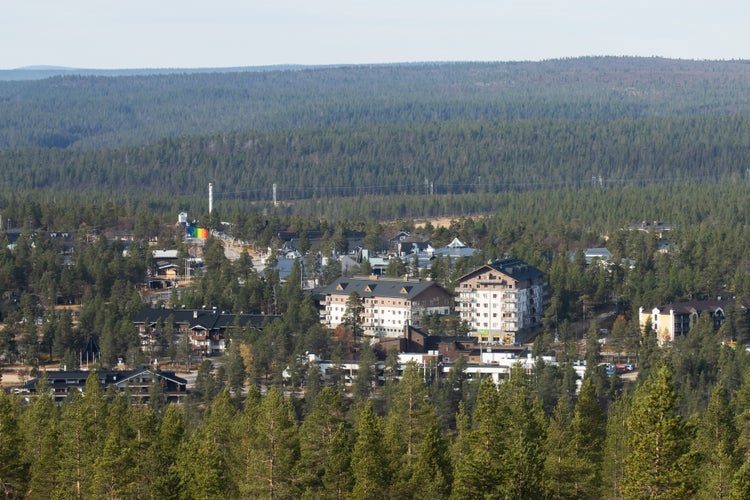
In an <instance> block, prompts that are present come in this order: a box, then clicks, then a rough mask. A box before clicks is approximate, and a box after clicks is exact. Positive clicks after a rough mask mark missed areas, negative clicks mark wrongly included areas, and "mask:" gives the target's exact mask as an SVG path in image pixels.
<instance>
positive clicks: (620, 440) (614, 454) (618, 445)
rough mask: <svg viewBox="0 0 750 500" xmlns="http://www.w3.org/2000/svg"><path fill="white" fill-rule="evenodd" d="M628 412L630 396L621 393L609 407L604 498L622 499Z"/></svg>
mask: <svg viewBox="0 0 750 500" xmlns="http://www.w3.org/2000/svg"><path fill="white" fill-rule="evenodd" d="M629 413H630V396H629V395H627V394H623V395H621V396H620V398H619V399H617V400H615V401H614V402H613V403H612V404H611V405H610V407H609V417H608V418H607V427H606V438H605V440H604V451H603V455H604V456H603V464H602V494H603V495H604V496H605V498H611V499H613V500H623V499H624V498H625V496H624V494H623V492H622V486H623V478H624V476H625V457H626V456H627V453H628V452H627V450H628V429H627V417H628V415H629Z"/></svg>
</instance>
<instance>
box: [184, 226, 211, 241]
mask: <svg viewBox="0 0 750 500" xmlns="http://www.w3.org/2000/svg"><path fill="white" fill-rule="evenodd" d="M187 233H188V236H189V237H190V238H198V239H201V240H205V239H206V238H208V229H206V228H205V227H192V226H189V227H188V228H187Z"/></svg>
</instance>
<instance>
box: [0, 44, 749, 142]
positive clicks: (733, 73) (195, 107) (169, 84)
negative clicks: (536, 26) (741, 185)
mask: <svg viewBox="0 0 750 500" xmlns="http://www.w3.org/2000/svg"><path fill="white" fill-rule="evenodd" d="M749 100H750V62H746V61H731V62H711V61H705V62H703V61H701V62H698V61H681V60H668V59H658V58H581V59H569V60H553V61H544V62H508V63H443V64H412V65H376V66H347V67H340V68H331V67H322V68H308V69H300V70H292V69H288V70H266V71H257V70H256V71H247V72H225V73H210V74H206V73H199V72H193V73H184V74H179V73H173V74H154V75H136V76H119V77H108V76H94V75H88V76H81V75H78V76H77V75H67V76H55V77H52V78H48V79H44V80H36V81H6V82H0V117H2V118H1V119H0V148H3V149H7V148H15V147H29V146H31V147H33V146H42V147H65V148H75V149H97V148H101V147H112V146H124V145H139V144H146V143H154V142H158V141H159V140H161V139H164V138H167V137H177V136H185V135H206V134H213V133H225V132H232V131H235V132H237V131H239V132H245V131H268V130H278V129H290V128H298V129H307V128H321V127H330V126H364V125H372V124H380V125H389V124H397V123H415V122H418V123H426V122H438V121H439V122H445V121H462V122H466V121H475V120H483V119H500V120H516V119H541V118H550V119H606V120H611V119H618V118H643V117H655V116H675V115H706V114H723V115H725V114H732V113H741V112H747V111H749V110H750V103H749Z"/></svg>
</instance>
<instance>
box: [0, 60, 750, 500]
mask: <svg viewBox="0 0 750 500" xmlns="http://www.w3.org/2000/svg"><path fill="white" fill-rule="evenodd" d="M1 76H2V75H0V77H1ZM749 86H750V64H748V63H747V62H745V61H725V62H715V61H701V62H697V61H674V60H664V59H657V58H653V59H635V58H584V59H571V60H557V61H545V62H538V63H532V62H524V63H454V64H414V65H393V66H391V65H382V66H367V67H364V66H363V67H360V66H350V67H340V68H335V67H325V68H286V69H279V68H269V69H264V70H254V71H241V70H233V71H232V72H220V71H217V72H215V73H206V72H192V73H191V72H188V71H186V72H174V73H167V74H151V75H142V74H132V75H125V76H110V75H106V76H105V75H90V74H89V75H83V74H81V75H70V74H67V75H57V76H51V77H49V78H45V79H38V80H24V81H0V164H1V167H0V176H1V178H2V182H1V183H0V215H1V216H2V219H1V222H0V240H2V241H4V244H2V245H0V291H2V297H0V299H1V302H0V313H2V322H3V328H2V330H0V367H2V366H3V365H5V364H9V363H14V365H16V366H17V365H23V366H25V367H26V369H27V370H28V372H29V373H30V374H31V373H41V372H40V369H41V366H42V365H43V364H44V363H49V362H59V363H60V365H61V366H62V365H65V366H68V367H77V363H78V362H79V357H78V355H77V353H79V352H80V351H81V349H82V348H83V346H84V345H86V343H87V342H88V340H89V339H91V338H93V339H95V340H96V341H97V343H98V345H99V346H100V349H101V358H100V361H99V362H98V365H97V366H98V367H99V368H102V369H109V368H112V367H114V366H116V365H117V363H118V361H120V360H126V362H127V363H128V364H130V365H133V366H138V365H140V364H141V363H146V362H149V361H150V360H151V359H152V354H153V353H150V352H143V349H142V346H141V344H140V341H139V337H138V332H137V331H136V329H135V326H134V325H133V317H134V316H135V314H136V312H137V311H138V310H139V309H140V308H141V306H142V305H143V301H142V297H141V295H140V294H139V292H138V288H137V287H136V285H137V284H139V283H142V282H143V280H144V278H145V277H146V276H147V274H148V271H149V269H151V268H152V266H153V258H152V256H151V252H150V247H149V241H151V242H152V243H154V242H157V243H155V244H156V245H158V247H159V248H176V249H177V250H178V252H180V255H182V256H185V255H187V251H188V249H187V248H186V246H185V242H184V240H183V233H184V231H183V230H182V229H181V228H180V227H178V226H176V225H175V220H176V215H177V213H178V212H180V211H183V210H186V211H188V212H189V213H190V217H191V218H196V219H198V220H199V222H200V223H201V224H202V225H204V226H208V227H211V228H215V229H218V228H222V229H225V230H227V231H229V232H230V233H231V236H232V237H236V238H239V239H242V240H244V241H246V242H249V243H250V245H251V246H254V247H257V248H268V247H272V248H273V247H277V246H279V244H280V243H281V242H280V240H279V236H278V235H279V231H291V232H297V233H298V234H300V235H306V234H307V232H309V231H314V232H315V233H316V234H320V235H321V237H320V239H319V240H316V242H315V243H314V244H310V242H309V241H306V239H305V238H304V236H303V237H301V238H300V240H299V246H300V247H303V246H304V247H305V248H301V250H303V253H304V257H303V259H304V260H305V262H310V263H311V264H313V265H309V266H305V268H304V269H303V268H302V267H301V266H295V267H294V269H293V270H292V275H290V277H289V278H288V279H287V280H285V281H282V280H281V279H280V278H279V275H278V273H275V272H266V273H261V272H260V270H259V269H256V268H255V267H254V265H253V262H252V259H251V258H250V256H249V255H248V254H242V255H241V256H240V257H239V258H237V259H235V260H230V259H229V258H228V257H227V256H226V254H225V251H224V247H223V243H222V241H221V240H220V239H218V238H214V237H211V238H209V239H208V240H207V241H206V243H205V247H204V249H203V258H204V260H205V269H206V272H205V274H202V275H200V276H198V277H196V278H195V280H194V282H193V285H192V286H191V287H190V289H189V290H186V291H185V292H184V293H183V294H182V295H181V296H179V297H177V296H176V295H174V296H172V297H170V298H169V299H168V300H167V301H166V303H165V305H169V306H175V307H181V306H186V307H202V306H204V307H209V308H211V307H216V308H219V309H222V310H231V311H244V312H249V313H257V314H263V315H266V316H267V318H268V319H267V321H266V322H265V324H264V325H263V327H262V328H261V329H260V330H255V329H248V330H242V329H241V330H239V331H237V332H236V333H235V334H234V335H233V337H232V338H231V339H229V340H230V344H229V345H230V347H229V349H228V351H227V353H226V355H225V356H223V357H222V358H221V360H220V363H217V365H216V366H214V365H213V364H212V363H211V362H210V361H206V362H204V363H203V364H201V365H200V368H199V370H198V372H197V379H196V382H195V387H194V389H193V390H192V391H191V393H190V395H189V397H188V398H187V401H186V402H185V403H183V404H180V405H166V404H164V402H163V398H160V397H159V394H160V392H159V391H160V390H161V389H162V388H161V387H159V386H158V384H155V385H154V386H153V387H152V388H151V391H152V392H151V398H150V403H149V404H147V405H140V406H137V405H130V404H129V399H128V395H127V394H126V393H120V394H117V393H115V392H114V391H112V390H110V391H107V390H103V389H102V388H101V387H100V386H99V385H98V384H97V383H96V382H95V380H94V379H93V378H92V379H90V383H89V384H87V387H86V390H85V392H84V394H79V393H73V394H71V396H70V397H69V398H67V399H66V400H65V401H64V402H63V403H62V404H59V405H58V404H56V403H55V402H54V400H53V398H52V397H51V396H50V395H48V394H47V391H45V390H44V389H42V390H40V391H39V393H38V394H39V395H38V396H36V397H31V398H29V399H26V398H25V397H22V396H20V395H17V394H13V393H12V392H11V393H4V392H2V391H0V490H2V491H3V493H5V495H6V496H8V497H11V498H61V497H65V498H69V497H70V498H102V497H109V498H357V499H359V498H427V497H430V498H455V499H463V498H467V499H468V498H482V497H485V498H613V499H615V498H688V497H696V498H712V499H713V498H748V497H750V459H749V458H748V457H750V427H749V423H750V353H748V352H747V351H746V350H745V346H746V345H748V344H750V322H749V317H748V314H747V311H746V309H745V308H744V307H742V306H741V304H743V303H744V302H743V301H745V300H747V299H750V252H748V250H747V249H748V245H747V242H748V241H750V226H749V225H748V224H749V223H750V203H748V201H750V197H749V196H748V188H750V174H748V172H750V170H749V169H750V157H749V155H750V103H748V96H750V93H749V92H748V90H750V89H748V87H749ZM208 182H213V183H214V186H215V193H216V201H215V204H214V211H213V212H212V213H211V214H210V215H209V214H208V208H207V207H208V204H207V196H206V186H207V184H208ZM273 184H277V188H278V189H277V193H278V196H279V201H280V203H279V204H278V205H277V206H274V205H273V204H272V203H271V196H272V195H271V189H272V185H273ZM434 217H448V218H449V219H451V222H450V224H448V225H446V226H442V225H433V223H432V221H431V220H430V219H431V218H434ZM643 221H648V222H653V221H666V222H667V223H668V224H669V226H670V228H671V230H670V231H669V232H668V233H667V234H664V235H660V234H655V233H654V232H649V231H641V230H634V229H633V228H632V226H633V225H634V224H635V225H638V224H640V223H642V222H643ZM222 222H227V223H229V224H228V225H227V224H222ZM351 230H356V231H359V232H361V233H363V234H364V235H365V236H364V239H363V244H364V245H365V246H367V247H369V248H371V249H373V250H375V249H379V248H382V247H383V245H384V244H383V242H384V241H385V240H386V239H387V235H389V234H393V233H394V232H396V231H402V230H403V231H409V232H413V233H419V234H421V235H422V236H424V237H425V238H426V239H428V240H429V241H430V242H431V243H432V244H433V245H434V246H435V247H438V246H442V245H445V244H447V243H449V242H450V241H451V240H452V239H453V238H456V237H458V238H460V239H461V240H462V241H464V242H465V243H466V244H468V245H470V246H472V247H474V248H476V249H477V253H476V254H475V255H474V256H473V257H471V258H464V259H457V260H456V261H454V262H450V261H448V260H447V259H435V261H434V262H433V263H432V264H431V266H430V268H429V269H425V270H423V271H422V273H421V277H422V278H425V279H431V280H434V281H436V282H438V283H439V284H440V285H442V286H444V287H445V288H447V289H448V290H449V291H453V290H454V284H455V281H456V279H457V278H458V277H460V276H462V275H463V274H465V273H466V272H467V270H469V269H471V268H473V267H474V266H478V265H480V264H483V263H485V262H487V261H488V260H489V259H495V258H501V257H504V256H513V257H516V258H520V259H523V260H524V261H526V262H529V263H531V264H532V265H534V266H536V267H538V268H539V269H541V270H543V271H544V272H545V273H546V274H547V276H548V282H549V301H548V307H547V310H546V311H545V317H544V325H543V329H542V331H540V333H539V335H538V336H537V337H536V340H535V341H534V345H533V348H532V353H533V356H535V357H536V358H537V362H536V366H535V368H534V370H532V371H530V372H526V371H524V370H521V369H520V368H519V369H517V370H515V371H513V372H512V374H511V376H510V378H509V379H508V380H507V381H505V382H504V383H502V384H500V385H497V386H496V385H494V384H493V383H492V382H491V380H489V379H485V380H479V379H473V378H470V377H469V376H468V375H467V374H466V372H465V367H464V366H462V364H461V363H460V362H459V363H456V365H455V366H454V367H453V369H452V370H451V372H450V374H448V376H446V377H436V376H434V375H433V374H432V373H433V372H432V371H431V370H425V369H424V367H421V366H417V365H414V364H410V365H407V366H406V368H405V369H404V371H403V373H401V374H399V373H398V369H397V364H396V361H395V353H394V352H393V351H390V352H381V351H377V350H374V349H371V348H370V346H369V345H368V344H367V343H366V342H360V341H359V339H355V338H348V337H347V338H346V339H343V340H342V338H341V336H340V335H338V334H336V335H334V333H333V332H331V331H329V330H327V329H326V328H325V327H324V326H323V325H321V323H320V321H319V314H318V310H317V309H316V307H315V304H314V303H313V300H312V298H311V296H310V295H309V293H306V292H304V291H303V290H302V288H301V286H300V283H302V282H304V281H305V280H306V279H313V278H314V279H317V280H319V281H320V282H323V283H330V282H331V281H332V280H333V279H335V278H336V277H337V276H338V275H339V274H340V273H341V269H340V267H339V268H337V267H336V266H335V265H331V264H330V263H329V264H327V265H323V266H321V267H320V268H318V267H316V266H315V265H314V263H315V262H316V259H320V258H321V257H330V256H332V255H336V254H341V253H346V252H347V251H348V250H350V242H349V241H348V240H347V236H346V235H347V234H348V232H349V231H351ZM63 231H64V232H66V234H67V233H69V237H68V238H67V239H65V240H63V239H62V238H60V237H58V233H59V232H63ZM125 236H126V237H127V239H128V241H124V240H123V239H121V237H125ZM130 240H132V241H130ZM303 241H304V243H303ZM11 243H12V244H11ZM590 247H606V248H607V249H608V250H609V251H610V252H611V254H612V260H611V264H610V265H608V266H599V265H587V264H586V261H585V259H584V256H583V250H584V249H586V248H590ZM71 248H73V250H71ZM126 249H127V252H125V251H124V250H126ZM331 260H332V259H331ZM333 262H335V261H333ZM358 270H361V271H364V270H366V263H362V268H360V269H358ZM395 272H397V271H395ZM397 273H398V272H397ZM303 274H304V275H303ZM717 297H722V298H724V299H736V301H737V306H736V307H732V308H729V309H728V310H727V317H726V320H725V321H724V323H723V324H722V326H721V328H719V329H718V330H717V329H715V328H714V325H713V324H712V322H711V320H710V318H708V317H707V316H701V317H700V318H699V320H698V321H697V322H696V324H695V325H693V327H692V329H691V330H690V333H689V335H687V336H684V337H682V338H678V339H675V340H674V342H672V343H668V344H666V345H664V346H659V345H658V344H657V342H656V337H655V335H654V334H653V332H652V331H650V330H648V328H646V329H642V328H641V327H640V325H639V323H638V318H637V310H638V308H639V307H644V308H652V307H655V306H658V305H663V304H668V303H670V302H679V301H685V300H708V299H716V298H717ZM68 305H76V306H77V307H78V309H77V315H76V316H74V315H73V314H72V313H71V311H70V310H69V309H68V308H67V306H68ZM61 306H65V307H61ZM599 311H614V312H615V314H614V316H613V320H612V322H611V324H607V325H606V326H607V327H608V329H609V330H610V331H609V335H608V337H607V346H606V349H608V350H609V351H611V352H622V353H625V354H624V356H627V357H628V358H629V359H630V360H631V361H633V362H634V363H635V364H636V365H637V369H638V376H637V378H635V379H633V380H623V379H622V378H621V377H620V376H618V375H608V374H607V373H606V371H605V369H604V368H603V367H601V366H599V365H600V362H601V361H602V360H603V357H602V348H603V346H602V345H600V344H599V343H598V342H597V341H596V340H597V338H598V336H599V335H600V327H601V326H602V325H599V324H596V323H595V322H589V320H590V318H591V314H592V312H593V313H596V312H599ZM32 319H33V320H32ZM581 325H583V329H581V328H579V327H580V326H581ZM427 330H428V332H429V333H430V334H432V335H456V334H460V333H463V331H462V330H461V324H460V322H459V321H457V319H456V318H455V317H452V318H444V319H443V320H440V319H438V318H434V321H431V322H430V327H429V328H428V329H427ZM159 331H160V334H161V335H162V337H161V338H160V339H159V341H160V343H161V344H160V348H161V349H162V350H163V351H162V352H163V355H164V357H165V358H168V359H171V360H172V361H174V362H175V363H177V364H180V363H185V362H187V363H189V357H187V358H186V356H187V355H186V353H184V352H183V351H181V349H180V347H179V341H178V340H179V339H178V338H177V333H176V332H173V331H169V329H168V328H166V326H165V325H160V326H159ZM307 353H315V354H317V355H319V356H320V357H322V358H324V359H332V360H344V359H350V358H352V357H356V358H358V359H360V361H361V365H360V366H361V368H360V370H359V372H358V373H357V376H356V377H354V379H353V380H351V381H345V379H344V375H343V373H342V374H340V376H337V377H334V378H333V380H332V381H331V382H330V383H328V384H324V383H323V380H322V378H321V376H320V374H319V373H317V372H316V369H315V368H314V367H311V366H309V365H308V364H307V363H306V362H305V359H306V354H307ZM542 356H554V357H555V359H556V360H557V363H556V364H553V363H549V362H545V361H543V359H542ZM378 358H380V360H381V361H384V362H385V367H386V368H385V371H384V375H383V376H384V381H383V384H378V383H377V374H376V372H375V369H374V366H375V362H376V360H377V359H378ZM580 360H586V363H587V370H586V375H585V377H584V378H583V380H582V381H581V380H576V373H575V370H574V368H573V365H574V363H576V362H578V361H580ZM577 382H578V383H577ZM579 383H580V387H578V385H579ZM42 384H44V382H42Z"/></svg>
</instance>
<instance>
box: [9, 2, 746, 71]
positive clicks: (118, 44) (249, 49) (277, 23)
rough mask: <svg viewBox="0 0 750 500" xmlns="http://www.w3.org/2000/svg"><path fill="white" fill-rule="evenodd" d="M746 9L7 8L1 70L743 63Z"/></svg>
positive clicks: (396, 5) (452, 5)
mask: <svg viewBox="0 0 750 500" xmlns="http://www.w3.org/2000/svg"><path fill="white" fill-rule="evenodd" d="M748 21H750V3H747V0H711V1H708V0H627V1H624V0H623V1H619V2H613V1H610V0H598V1H596V0H567V1H565V0H453V1H449V0H370V1H359V0H308V1H303V0H201V1H198V0H180V1H177V0H127V1H122V2H112V1H108V0H65V1H61V0H5V1H2V2H1V3H0V69H14V68H20V67H27V66H38V65H51V66H65V67H73V68H87V69H126V68H225V67H238V66H268V65H285V64H303V65H328V64H377V63H400V62H429V61H538V60H544V59H556V58H564V57H579V56H597V55H615V56H647V57H650V56H660V57H669V58H680V59H723V60H727V59H750V28H749V27H748V25H749V23H748Z"/></svg>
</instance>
